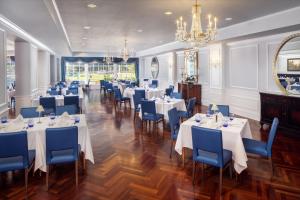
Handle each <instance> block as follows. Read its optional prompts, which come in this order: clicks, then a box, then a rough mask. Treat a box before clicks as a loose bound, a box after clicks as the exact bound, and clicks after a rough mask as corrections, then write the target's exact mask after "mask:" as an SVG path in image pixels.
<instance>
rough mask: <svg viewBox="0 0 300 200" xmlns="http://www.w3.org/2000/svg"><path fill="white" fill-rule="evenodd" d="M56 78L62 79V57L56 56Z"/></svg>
mask: <svg viewBox="0 0 300 200" xmlns="http://www.w3.org/2000/svg"><path fill="white" fill-rule="evenodd" d="M56 80H57V81H61V67H60V58H56Z"/></svg>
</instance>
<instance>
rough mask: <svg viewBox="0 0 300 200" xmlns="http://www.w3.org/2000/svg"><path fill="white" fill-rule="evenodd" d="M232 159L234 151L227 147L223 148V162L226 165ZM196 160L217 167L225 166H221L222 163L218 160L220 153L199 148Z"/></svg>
mask: <svg viewBox="0 0 300 200" xmlns="http://www.w3.org/2000/svg"><path fill="white" fill-rule="evenodd" d="M231 159H232V153H231V151H228V150H226V149H223V162H224V163H223V164H224V165H226V164H227V163H228V162H229V161H231ZM194 160H195V161H198V162H201V163H204V164H208V165H212V166H215V167H224V165H223V166H221V163H219V162H218V155H217V154H216V153H212V152H208V151H203V150H200V149H199V150H198V155H197V157H196V158H194Z"/></svg>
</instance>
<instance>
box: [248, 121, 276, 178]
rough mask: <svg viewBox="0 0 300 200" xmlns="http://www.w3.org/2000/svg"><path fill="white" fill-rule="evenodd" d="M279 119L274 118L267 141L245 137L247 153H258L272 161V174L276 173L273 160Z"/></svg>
mask: <svg viewBox="0 0 300 200" xmlns="http://www.w3.org/2000/svg"><path fill="white" fill-rule="evenodd" d="M278 124H279V120H278V118H276V117H275V118H274V119H273V123H272V126H271V130H270V132H269V138H268V141H267V142H262V141H257V140H252V139H248V138H243V143H244V147H245V150H246V152H247V153H251V154H256V155H259V156H262V157H264V158H267V159H269V160H270V162H271V168H272V176H273V174H274V168H273V161H272V146H273V142H274V139H275V136H276V133H277V128H278Z"/></svg>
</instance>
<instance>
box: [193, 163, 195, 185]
mask: <svg viewBox="0 0 300 200" xmlns="http://www.w3.org/2000/svg"><path fill="white" fill-rule="evenodd" d="M195 168H196V162H195V161H193V185H195Z"/></svg>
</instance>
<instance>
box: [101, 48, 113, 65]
mask: <svg viewBox="0 0 300 200" xmlns="http://www.w3.org/2000/svg"><path fill="white" fill-rule="evenodd" d="M103 61H104V62H105V63H106V64H107V65H110V64H112V63H113V62H114V57H113V56H111V54H110V51H109V50H108V51H107V54H106V56H105V57H104V60H103Z"/></svg>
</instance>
